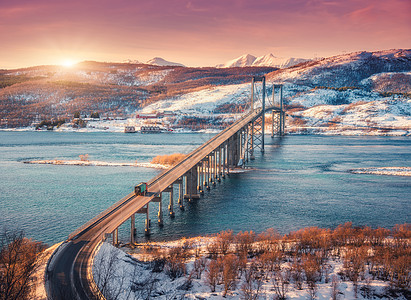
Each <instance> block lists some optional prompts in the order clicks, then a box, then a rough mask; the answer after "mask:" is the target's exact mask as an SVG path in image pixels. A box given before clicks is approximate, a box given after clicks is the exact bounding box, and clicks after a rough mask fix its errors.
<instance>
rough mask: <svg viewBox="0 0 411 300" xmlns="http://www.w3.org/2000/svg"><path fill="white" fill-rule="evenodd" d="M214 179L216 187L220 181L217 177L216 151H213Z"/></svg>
mask: <svg viewBox="0 0 411 300" xmlns="http://www.w3.org/2000/svg"><path fill="white" fill-rule="evenodd" d="M213 178H214V185H215V184H216V182H217V181H218V175H217V152H216V150H214V151H213Z"/></svg>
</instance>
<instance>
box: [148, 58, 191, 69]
mask: <svg viewBox="0 0 411 300" xmlns="http://www.w3.org/2000/svg"><path fill="white" fill-rule="evenodd" d="M146 64H148V65H155V66H173V67H185V66H184V65H183V64H180V63H176V62H171V61H167V60H165V59H163V58H161V57H154V58H152V59H150V60H149V61H147V62H146Z"/></svg>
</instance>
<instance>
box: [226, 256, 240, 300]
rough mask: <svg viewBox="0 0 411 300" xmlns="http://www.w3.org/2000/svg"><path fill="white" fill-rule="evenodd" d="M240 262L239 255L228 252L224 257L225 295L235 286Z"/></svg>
mask: <svg viewBox="0 0 411 300" xmlns="http://www.w3.org/2000/svg"><path fill="white" fill-rule="evenodd" d="M237 271H238V262H237V256H235V255H234V254H228V255H226V256H224V259H223V284H224V292H223V297H225V296H226V295H227V292H228V291H229V290H231V289H232V288H234V287H235V280H236V278H237Z"/></svg>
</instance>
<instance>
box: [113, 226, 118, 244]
mask: <svg viewBox="0 0 411 300" xmlns="http://www.w3.org/2000/svg"><path fill="white" fill-rule="evenodd" d="M112 236H113V246H117V245H118V227H117V228H116V229H114V231H113V232H112Z"/></svg>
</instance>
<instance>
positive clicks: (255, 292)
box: [241, 260, 263, 300]
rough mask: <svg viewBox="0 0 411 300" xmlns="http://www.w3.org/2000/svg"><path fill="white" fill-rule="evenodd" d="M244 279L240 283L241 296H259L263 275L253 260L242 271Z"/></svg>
mask: <svg viewBox="0 0 411 300" xmlns="http://www.w3.org/2000/svg"><path fill="white" fill-rule="evenodd" d="M244 277H245V281H244V283H243V284H242V285H241V296H242V298H243V299H246V300H256V299H258V297H259V296H260V292H261V288H262V286H263V276H262V274H261V271H260V270H259V268H258V264H257V263H256V261H255V260H253V261H252V262H251V264H250V267H249V268H247V269H246V270H245V272H244Z"/></svg>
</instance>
